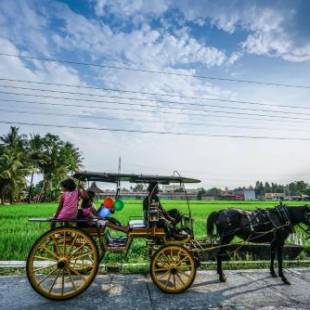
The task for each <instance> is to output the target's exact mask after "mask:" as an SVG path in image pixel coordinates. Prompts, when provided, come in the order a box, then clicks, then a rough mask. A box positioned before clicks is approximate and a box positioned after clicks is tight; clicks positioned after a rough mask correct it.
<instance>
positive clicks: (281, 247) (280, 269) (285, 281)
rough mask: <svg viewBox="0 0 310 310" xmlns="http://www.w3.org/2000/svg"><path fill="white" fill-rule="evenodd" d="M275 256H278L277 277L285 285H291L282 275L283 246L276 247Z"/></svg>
mask: <svg viewBox="0 0 310 310" xmlns="http://www.w3.org/2000/svg"><path fill="white" fill-rule="evenodd" d="M277 256H278V264H279V266H278V268H279V276H280V278H281V279H282V281H283V282H284V283H285V284H291V283H290V281H288V280H287V279H286V277H285V275H284V273H283V265H282V263H283V244H279V245H278V247H277Z"/></svg>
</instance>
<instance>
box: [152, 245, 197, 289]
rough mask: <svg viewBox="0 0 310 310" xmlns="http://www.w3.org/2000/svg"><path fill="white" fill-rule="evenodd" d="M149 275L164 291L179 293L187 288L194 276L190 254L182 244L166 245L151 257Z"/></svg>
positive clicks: (194, 269) (193, 263)
mask: <svg viewBox="0 0 310 310" xmlns="http://www.w3.org/2000/svg"><path fill="white" fill-rule="evenodd" d="M150 272H151V277H152V280H153V282H154V283H155V285H156V286H157V287H158V288H159V289H160V290H162V291H163V292H165V293H181V292H184V291H185V290H186V289H188V288H189V287H190V286H191V285H192V283H193V281H194V279H195V276H196V266H195V261H194V258H193V256H192V254H191V253H190V252H189V251H188V250H187V249H185V248H184V247H182V246H179V245H168V246H165V247H162V248H160V249H159V250H158V251H157V252H156V253H155V254H154V255H153V257H152V261H151V270H150Z"/></svg>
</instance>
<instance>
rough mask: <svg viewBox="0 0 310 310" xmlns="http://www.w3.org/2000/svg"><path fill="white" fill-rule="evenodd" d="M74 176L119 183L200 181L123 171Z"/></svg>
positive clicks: (75, 176) (82, 172)
mask: <svg viewBox="0 0 310 310" xmlns="http://www.w3.org/2000/svg"><path fill="white" fill-rule="evenodd" d="M73 177H74V178H76V179H78V180H80V181H97V182H109V183H117V182H120V181H125V182H130V183H152V182H158V183H159V184H166V185H167V184H171V183H200V182H201V181H200V180H198V179H192V178H187V177H182V176H162V175H145V174H123V173H108V172H91V171H78V172H76V173H75V174H74V175H73Z"/></svg>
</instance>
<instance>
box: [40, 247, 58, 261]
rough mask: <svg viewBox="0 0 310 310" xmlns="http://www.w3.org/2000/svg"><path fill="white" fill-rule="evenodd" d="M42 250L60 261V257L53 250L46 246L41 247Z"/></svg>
mask: <svg viewBox="0 0 310 310" xmlns="http://www.w3.org/2000/svg"><path fill="white" fill-rule="evenodd" d="M40 248H42V249H44V250H45V251H46V252H47V253H49V254H50V255H52V256H53V257H55V259H58V258H59V257H58V256H57V255H56V254H55V253H53V252H52V251H51V250H49V249H48V248H47V247H45V246H41V247H40Z"/></svg>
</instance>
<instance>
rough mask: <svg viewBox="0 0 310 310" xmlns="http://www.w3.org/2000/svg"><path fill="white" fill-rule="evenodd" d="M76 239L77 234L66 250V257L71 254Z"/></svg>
mask: <svg viewBox="0 0 310 310" xmlns="http://www.w3.org/2000/svg"><path fill="white" fill-rule="evenodd" d="M77 238H78V234H75V236H74V238H73V241H72V242H71V244H70V248H69V249H68V255H70V254H71V251H72V248H73V245H74V244H75V242H76V239H77Z"/></svg>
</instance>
